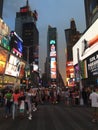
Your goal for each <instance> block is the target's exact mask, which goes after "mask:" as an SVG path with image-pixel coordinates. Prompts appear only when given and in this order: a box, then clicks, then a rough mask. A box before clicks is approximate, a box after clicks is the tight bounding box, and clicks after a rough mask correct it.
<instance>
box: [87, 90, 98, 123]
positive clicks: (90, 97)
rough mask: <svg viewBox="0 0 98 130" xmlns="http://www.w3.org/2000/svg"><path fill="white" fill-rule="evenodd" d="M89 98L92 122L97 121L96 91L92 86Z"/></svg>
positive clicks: (97, 100) (97, 96) (97, 103)
mask: <svg viewBox="0 0 98 130" xmlns="http://www.w3.org/2000/svg"><path fill="white" fill-rule="evenodd" d="M89 99H90V100H91V107H92V108H93V114H92V115H93V119H92V122H96V121H98V119H97V118H98V93H97V88H94V89H93V91H92V93H91V94H90V96H89Z"/></svg>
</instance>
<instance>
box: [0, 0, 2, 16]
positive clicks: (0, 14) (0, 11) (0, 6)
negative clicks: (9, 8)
mask: <svg viewBox="0 0 98 130" xmlns="http://www.w3.org/2000/svg"><path fill="white" fill-rule="evenodd" d="M2 12H3V0H0V18H2Z"/></svg>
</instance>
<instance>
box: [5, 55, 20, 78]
mask: <svg viewBox="0 0 98 130" xmlns="http://www.w3.org/2000/svg"><path fill="white" fill-rule="evenodd" d="M19 71H20V60H19V58H17V57H15V56H14V55H12V54H11V55H10V56H9V60H8V62H7V64H6V68H5V74H7V75H10V76H14V77H18V76H19Z"/></svg>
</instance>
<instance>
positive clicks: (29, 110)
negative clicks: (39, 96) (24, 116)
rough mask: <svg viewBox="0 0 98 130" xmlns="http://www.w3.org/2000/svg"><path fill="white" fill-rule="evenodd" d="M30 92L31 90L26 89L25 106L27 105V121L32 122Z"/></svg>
mask: <svg viewBox="0 0 98 130" xmlns="http://www.w3.org/2000/svg"><path fill="white" fill-rule="evenodd" d="M31 98H32V91H31V89H30V88H29V89H27V92H26V102H27V105H28V114H29V116H28V119H29V120H32V100H31Z"/></svg>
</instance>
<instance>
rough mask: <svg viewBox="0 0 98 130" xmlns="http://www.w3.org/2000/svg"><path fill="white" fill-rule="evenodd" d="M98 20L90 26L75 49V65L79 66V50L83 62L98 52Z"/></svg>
mask: <svg viewBox="0 0 98 130" xmlns="http://www.w3.org/2000/svg"><path fill="white" fill-rule="evenodd" d="M97 28H98V19H97V20H96V21H95V22H94V23H93V24H92V25H91V26H90V28H89V29H88V30H87V31H86V32H85V33H84V35H83V36H82V37H81V38H80V39H79V41H78V42H77V43H76V44H75V45H74V47H73V65H76V64H78V57H77V50H79V60H80V61H82V60H84V59H86V58H87V57H89V56H90V55H92V54H93V53H95V52H97V51H98V29H97Z"/></svg>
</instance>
